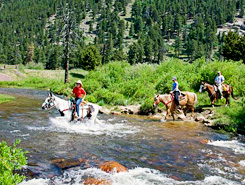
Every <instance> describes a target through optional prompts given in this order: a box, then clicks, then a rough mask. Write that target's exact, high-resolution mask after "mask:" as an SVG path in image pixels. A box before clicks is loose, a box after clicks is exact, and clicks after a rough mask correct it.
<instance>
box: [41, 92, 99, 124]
mask: <svg viewBox="0 0 245 185" xmlns="http://www.w3.org/2000/svg"><path fill="white" fill-rule="evenodd" d="M53 107H56V109H57V110H58V111H59V113H60V115H61V116H64V117H65V118H66V119H67V120H68V121H73V120H74V103H73V102H72V101H66V100H63V99H61V98H59V97H57V96H55V95H53V93H52V92H50V93H49V94H48V97H47V98H46V99H45V101H44V102H43V104H42V109H46V110H50V109H51V108H53ZM98 112H99V106H98V105H96V104H93V103H87V104H86V105H82V106H80V113H81V115H80V116H79V118H78V119H77V120H79V119H80V120H83V119H84V118H88V119H89V120H91V121H92V122H94V121H95V120H96V119H97V118H96V117H97V114H98Z"/></svg>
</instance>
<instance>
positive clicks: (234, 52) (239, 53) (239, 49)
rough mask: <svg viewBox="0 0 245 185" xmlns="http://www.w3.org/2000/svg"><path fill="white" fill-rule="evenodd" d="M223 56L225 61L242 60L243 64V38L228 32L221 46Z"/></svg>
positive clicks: (244, 51) (244, 50) (244, 59)
mask: <svg viewBox="0 0 245 185" xmlns="http://www.w3.org/2000/svg"><path fill="white" fill-rule="evenodd" d="M222 49H223V56H224V57H225V58H226V59H231V60H235V61H239V60H243V63H245V56H244V53H245V36H244V35H243V36H240V35H239V34H237V33H234V32H231V31H230V32H229V33H228V35H227V36H225V44H224V46H223V48H222Z"/></svg>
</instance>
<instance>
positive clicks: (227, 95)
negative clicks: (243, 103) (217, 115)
mask: <svg viewBox="0 0 245 185" xmlns="http://www.w3.org/2000/svg"><path fill="white" fill-rule="evenodd" d="M225 87H226V89H227V90H226V91H223V92H222V94H223V97H224V98H225V99H226V102H225V106H227V105H230V95H231V96H232V98H233V99H234V100H237V98H235V97H234V95H233V88H232V86H230V85H225ZM216 88H217V87H216ZM202 91H208V96H209V98H210V100H211V102H212V106H213V107H214V103H215V101H216V100H217V99H220V96H219V94H218V93H217V91H215V86H213V85H210V84H208V83H206V82H202V84H201V86H200V90H199V92H200V93H201V92H202Z"/></svg>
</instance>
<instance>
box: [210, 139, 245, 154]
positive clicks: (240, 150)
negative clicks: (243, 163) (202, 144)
mask: <svg viewBox="0 0 245 185" xmlns="http://www.w3.org/2000/svg"><path fill="white" fill-rule="evenodd" d="M208 144H209V145H213V146H219V147H225V148H230V149H232V150H233V151H234V152H235V153H236V154H245V144H243V143H241V142H239V141H237V140H232V141H213V142H208Z"/></svg>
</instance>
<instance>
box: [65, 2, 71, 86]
mask: <svg viewBox="0 0 245 185" xmlns="http://www.w3.org/2000/svg"><path fill="white" fill-rule="evenodd" d="M66 11H67V13H66V25H67V29H66V62H65V83H68V82H69V40H70V30H71V25H70V21H69V19H70V17H69V9H68V6H67V3H66Z"/></svg>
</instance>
